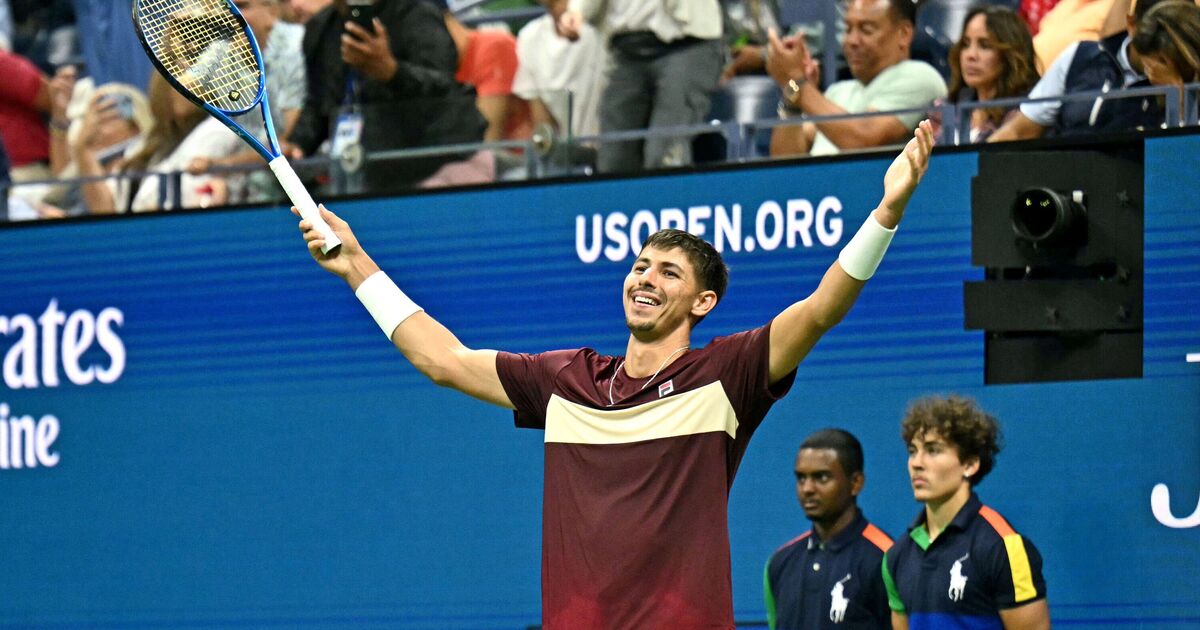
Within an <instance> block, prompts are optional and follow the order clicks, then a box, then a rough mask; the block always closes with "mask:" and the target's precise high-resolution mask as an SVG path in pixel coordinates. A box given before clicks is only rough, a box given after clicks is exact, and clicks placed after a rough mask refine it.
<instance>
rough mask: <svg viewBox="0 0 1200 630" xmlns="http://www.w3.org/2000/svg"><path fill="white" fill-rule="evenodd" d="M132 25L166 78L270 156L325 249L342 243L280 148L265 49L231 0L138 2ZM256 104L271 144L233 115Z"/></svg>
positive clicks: (273, 168)
mask: <svg viewBox="0 0 1200 630" xmlns="http://www.w3.org/2000/svg"><path fill="white" fill-rule="evenodd" d="M133 25H134V30H135V31H137V34H138V39H140V40H141V42H142V47H143V48H145V49H146V54H148V55H149V56H150V61H151V63H153V64H154V66H155V67H156V68H158V71H159V72H160V73H162V75H163V77H165V78H166V79H167V82H168V83H170V84H171V85H172V86H173V87H174V88H175V89H176V90H178V91H179V93H181V94H183V95H184V96H186V97H187V98H188V100H190V101H192V102H193V103H195V104H197V105H199V106H200V107H202V108H204V110H205V111H207V112H208V113H209V114H212V116H213V117H214V118H216V119H217V120H219V121H221V122H222V123H224V124H225V126H226V127H229V128H230V129H231V130H232V131H233V132H234V133H236V134H237V135H238V136H240V137H241V138H242V140H245V141H246V143H247V144H249V145H250V146H251V147H252V148H253V149H254V150H255V151H257V152H258V154H259V155H261V156H262V157H263V159H264V160H266V161H267V164H268V165H269V166H270V167H271V171H272V172H273V173H275V177H276V179H278V180H279V184H280V185H281V186H283V190H284V191H286V192H287V195H288V198H289V199H291V200H292V204H293V205H295V206H296V208H297V209H298V210H299V211H300V215H301V216H302V217H304V219H305V220H306V221H309V222H310V223H311V224H312V225H313V227H314V229H316V230H317V231H318V232H320V234H321V235H322V236H323V237H324V239H323V240H324V246H323V247H322V248H321V251H322V253H325V254H328V253H329V252H330V251H331V250H333V249H334V248H335V247H337V246H338V245H340V244H341V240H339V239H338V237H337V236H336V235H335V234H334V233H333V230H332V229H330V227H329V225H328V224H326V223H325V221H324V220H323V219H322V218H321V215H320V213H319V212H317V204H316V203H314V202H313V199H312V197H311V196H310V195H309V194H308V190H307V189H305V188H304V184H303V183H301V182H300V178H299V177H297V176H296V172H295V171H294V170H292V165H291V164H289V163H288V161H287V158H285V157H283V155H282V154H281V153H280V150H279V139H278V138H277V137H276V135H275V125H274V123H273V122H272V121H271V106H270V103H269V102H268V101H267V91H266V75H265V73H264V71H263V62H262V54H261V53H260V52H259V50H258V44H257V42H255V41H254V36H253V35H252V34H251V32H250V26H249V25H248V24H247V23H246V20H245V18H243V17H242V14H241V13H240V12H239V11H238V10H237V7H235V6H234V5H233V2H232V0H134V3H133ZM256 105H257V106H258V107H259V110H260V112H261V113H262V117H263V123H264V125H265V126H266V129H267V145H266V146H264V145H263V143H261V142H259V141H258V139H257V138H255V137H254V136H253V135H252V134H250V133H249V132H247V131H246V130H245V129H244V128H243V127H242V126H241V125H239V124H238V123H236V122H234V121H233V119H232V118H230V116H235V115H238V114H244V113H246V112H248V111H250V110H251V109H253V108H254V107H255V106H256Z"/></svg>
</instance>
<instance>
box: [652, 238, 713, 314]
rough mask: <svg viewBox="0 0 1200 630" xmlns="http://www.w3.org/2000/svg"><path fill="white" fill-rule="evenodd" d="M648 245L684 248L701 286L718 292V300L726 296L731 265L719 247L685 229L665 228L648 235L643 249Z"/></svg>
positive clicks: (661, 247) (706, 289)
mask: <svg viewBox="0 0 1200 630" xmlns="http://www.w3.org/2000/svg"><path fill="white" fill-rule="evenodd" d="M647 247H654V248H656V249H661V250H664V251H665V250H669V249H681V250H683V253H684V255H686V256H687V258H688V262H690V263H692V267H693V269H694V271H695V272H696V277H697V278H699V279H700V287H701V288H702V289H703V290H705V291H712V292H714V293H716V294H717V302H720V301H721V299H722V298H724V297H725V289H727V288H729V267H726V266H725V261H724V260H721V254H720V253H718V252H717V249H716V248H715V247H713V246H712V245H709V244H708V242H707V241H705V240H704V239H702V238H700V237H699V236H696V235H695V234H690V233H688V232H684V231H683V230H676V229H673V228H665V229H662V230H659V231H657V232H655V233H653V234H651V235H650V236H648V237H646V240H645V241H644V242H643V243H642V249H646V248H647Z"/></svg>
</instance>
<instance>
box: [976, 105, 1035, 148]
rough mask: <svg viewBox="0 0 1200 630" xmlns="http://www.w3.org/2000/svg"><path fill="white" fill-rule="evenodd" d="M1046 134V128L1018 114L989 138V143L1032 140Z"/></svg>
mask: <svg viewBox="0 0 1200 630" xmlns="http://www.w3.org/2000/svg"><path fill="white" fill-rule="evenodd" d="M1045 133H1046V128H1045V127H1043V126H1041V125H1039V124H1037V123H1035V122H1033V121H1032V120H1030V119H1029V118H1028V117H1026V116H1025V114H1022V113H1020V112H1017V114H1016V115H1015V116H1013V117H1012V118H1010V119H1009V120H1008V121H1007V122H1005V123H1004V124H1003V125H1000V128H999V129H997V130H996V131H995V132H994V133H992V135H990V136H988V139H987V141H988V142H1008V141H1010V140H1032V139H1034V138H1041V137H1042V136H1043V135H1045Z"/></svg>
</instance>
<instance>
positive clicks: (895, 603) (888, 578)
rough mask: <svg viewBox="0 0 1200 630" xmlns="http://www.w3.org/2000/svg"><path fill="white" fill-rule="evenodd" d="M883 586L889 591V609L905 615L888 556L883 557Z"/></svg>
mask: <svg viewBox="0 0 1200 630" xmlns="http://www.w3.org/2000/svg"><path fill="white" fill-rule="evenodd" d="M882 571H883V586H884V588H886V589H887V596H888V608H891V609H892V610H893V611H895V612H898V613H901V614H904V601H903V600H901V599H900V591H898V590H896V581H895V580H893V579H892V572H891V571H889V570H888V565H887V554H886V553H885V554H884V555H883V569H882Z"/></svg>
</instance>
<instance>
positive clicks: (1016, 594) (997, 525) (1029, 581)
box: [979, 505, 1037, 603]
mask: <svg viewBox="0 0 1200 630" xmlns="http://www.w3.org/2000/svg"><path fill="white" fill-rule="evenodd" d="M979 515H980V516H982V517H983V518H984V520H986V521H987V522H988V523H990V524H991V526H992V528H993V529H995V530H996V533H997V534H1000V538H1001V539H1002V540H1003V541H1004V549H1005V550H1006V551H1007V552H1008V567H1009V569H1010V570H1011V571H1012V581H1013V598H1014V601H1015V602H1017V603H1020V602H1023V601H1026V600H1030V599H1033V598H1035V597H1037V588H1036V587H1034V585H1033V570H1032V569H1030V568H1029V556H1028V555H1026V553H1025V541H1023V540H1021V535H1020V534H1018V533H1017V532H1015V531H1013V528H1012V526H1011V525H1009V524H1008V521H1006V520H1004V517H1003V516H1000V514H999V513H998V512H996V510H993V509H992V508H990V507H988V506H986V505H985V506H983V507H981V508H979Z"/></svg>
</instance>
